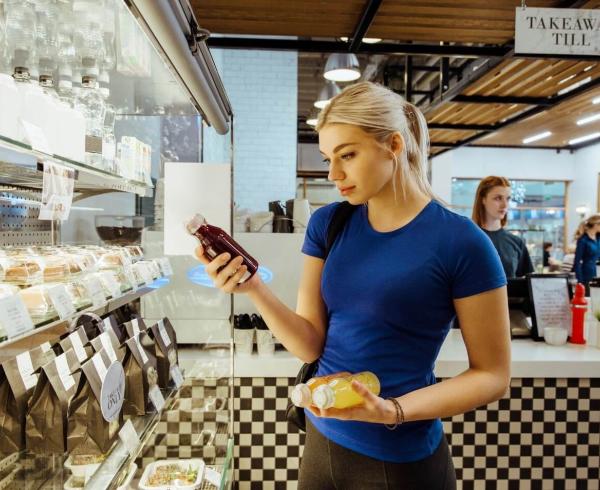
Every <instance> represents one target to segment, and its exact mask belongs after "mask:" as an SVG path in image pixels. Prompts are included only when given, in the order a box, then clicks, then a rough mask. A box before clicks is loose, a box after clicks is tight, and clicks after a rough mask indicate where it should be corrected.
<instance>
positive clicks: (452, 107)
mask: <svg viewBox="0 0 600 490" xmlns="http://www.w3.org/2000/svg"><path fill="white" fill-rule="evenodd" d="M529 107H530V106H526V105H523V104H512V105H507V104H462V103H456V102H454V103H453V102H449V103H448V104H445V105H443V106H442V107H440V108H439V109H437V110H436V111H434V113H431V114H427V120H428V122H430V123H440V124H495V123H497V122H500V121H502V120H503V119H506V118H509V117H514V116H516V115H517V114H519V113H520V112H522V111H524V110H526V109H528V108H529Z"/></svg>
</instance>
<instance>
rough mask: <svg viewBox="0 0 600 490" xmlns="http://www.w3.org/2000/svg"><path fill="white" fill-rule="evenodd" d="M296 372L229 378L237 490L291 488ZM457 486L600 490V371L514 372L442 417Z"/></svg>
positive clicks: (299, 437) (296, 446)
mask: <svg viewBox="0 0 600 490" xmlns="http://www.w3.org/2000/svg"><path fill="white" fill-rule="evenodd" d="M293 382H294V379H293V378H276V379H275V378H236V379H235V380H234V434H235V451H234V458H235V467H236V471H235V480H236V482H237V487H238V488H239V489H240V490H245V489H265V490H266V489H295V488H296V486H297V479H298V468H299V463H300V457H301V455H302V447H303V444H304V434H302V433H299V432H298V431H297V430H295V429H294V428H292V427H291V426H289V425H288V423H287V421H286V419H285V408H286V406H287V396H288V393H289V390H290V389H291V386H292V385H293ZM444 430H445V432H446V435H447V438H448V442H449V443H450V446H451V450H452V454H453V460H454V465H455V467H456V475H457V480H458V487H459V488H462V489H465V490H467V489H476V490H479V489H509V490H512V489H518V490H521V489H529V488H530V489H541V490H546V489H565V490H570V489H573V490H579V489H582V490H583V489H585V490H599V489H600V470H599V469H600V378H598V379H591V380H590V379H581V380H580V379H513V380H512V382H511V388H510V394H509V395H507V396H506V397H504V398H503V399H501V400H500V401H498V402H495V403H492V404H490V405H488V406H487V407H484V408H480V409H477V410H475V411H472V412H469V413H467V414H464V415H460V416H456V417H453V418H451V419H447V420H444Z"/></svg>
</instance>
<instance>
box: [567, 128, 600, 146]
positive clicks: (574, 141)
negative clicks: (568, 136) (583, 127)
mask: <svg viewBox="0 0 600 490" xmlns="http://www.w3.org/2000/svg"><path fill="white" fill-rule="evenodd" d="M596 138H600V131H598V132H596V133H592V134H587V135H585V136H580V137H579V138H574V139H572V140H569V144H570V145H577V144H579V143H583V142H584V141H589V140H593V139H596Z"/></svg>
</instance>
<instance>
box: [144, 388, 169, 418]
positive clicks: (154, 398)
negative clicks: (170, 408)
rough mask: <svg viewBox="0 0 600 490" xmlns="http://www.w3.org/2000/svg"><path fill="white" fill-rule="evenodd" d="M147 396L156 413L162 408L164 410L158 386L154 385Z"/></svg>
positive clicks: (163, 400) (162, 398) (163, 399)
mask: <svg viewBox="0 0 600 490" xmlns="http://www.w3.org/2000/svg"><path fill="white" fill-rule="evenodd" d="M148 396H149V397H150V401H151V402H152V405H154V408H156V410H157V411H159V412H160V411H161V410H162V409H163V408H165V397H164V396H163V394H162V392H161V391H160V388H159V387H158V385H154V387H153V388H151V389H150V391H149V392H148Z"/></svg>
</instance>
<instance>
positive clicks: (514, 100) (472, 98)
mask: <svg viewBox="0 0 600 490" xmlns="http://www.w3.org/2000/svg"><path fill="white" fill-rule="evenodd" d="M452 102H465V103H468V104H525V105H539V106H547V107H549V106H552V105H554V104H555V102H554V101H553V100H552V98H551V97H512V96H504V95H462V94H458V95H456V96H455V97H454V98H453V99H452Z"/></svg>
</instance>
